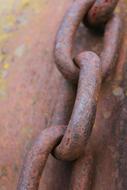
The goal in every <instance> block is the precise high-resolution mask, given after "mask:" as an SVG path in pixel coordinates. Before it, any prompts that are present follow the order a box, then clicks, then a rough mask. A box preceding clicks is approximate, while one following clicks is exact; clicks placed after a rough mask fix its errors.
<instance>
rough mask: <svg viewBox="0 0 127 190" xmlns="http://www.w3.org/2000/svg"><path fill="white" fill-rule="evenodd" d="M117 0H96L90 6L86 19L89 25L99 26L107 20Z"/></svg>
mask: <svg viewBox="0 0 127 190" xmlns="http://www.w3.org/2000/svg"><path fill="white" fill-rule="evenodd" d="M118 1H119V0H96V1H95V2H94V5H93V6H92V7H91V9H90V11H89V13H88V16H87V20H88V23H89V24H90V25H91V26H99V25H102V24H104V23H105V22H107V21H108V20H109V19H110V17H111V16H112V13H113V11H114V9H115V7H116V5H117V3H118Z"/></svg>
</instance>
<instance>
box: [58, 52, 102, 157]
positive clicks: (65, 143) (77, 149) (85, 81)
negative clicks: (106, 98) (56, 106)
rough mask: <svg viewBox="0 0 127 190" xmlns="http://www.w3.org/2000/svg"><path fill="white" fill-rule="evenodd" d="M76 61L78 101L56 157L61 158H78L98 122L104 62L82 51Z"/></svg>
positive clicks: (92, 54) (93, 54)
mask: <svg viewBox="0 0 127 190" xmlns="http://www.w3.org/2000/svg"><path fill="white" fill-rule="evenodd" d="M76 60H77V63H78V65H79V68H80V74H79V83H78V89H77V96H76V101H75V105H74V108H73V112H72V115H71V118H70V121H69V124H68V127H67V130H66V132H65V135H64V137H63V139H62V142H61V143H60V145H58V147H57V148H56V150H55V156H56V157H57V158H59V159H62V160H75V159H77V158H79V157H80V156H81V155H82V154H83V152H84V147H85V145H86V143H87V140H88V139H89V136H90V134H91V131H92V127H93V125H94V122H95V116H96V107H97V101H98V96H99V90H100V85H101V78H102V77H101V62H100V59H99V57H98V56H97V55H96V54H95V53H93V52H84V53H81V54H80V55H79V56H78V57H77V58H76ZM59 117H60V115H59Z"/></svg>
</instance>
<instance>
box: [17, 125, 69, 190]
mask: <svg viewBox="0 0 127 190" xmlns="http://www.w3.org/2000/svg"><path fill="white" fill-rule="evenodd" d="M65 129H66V126H53V127H51V128H48V129H45V130H44V131H42V132H41V134H40V135H39V137H38V138H37V140H36V141H35V143H34V144H33V146H32V149H31V151H30V152H29V154H28V156H27V158H26V160H25V165H24V166H23V169H22V173H21V178H20V181H19V184H18V187H17V189H18V190H28V189H30V190H38V188H39V183H40V178H41V175H42V172H43V169H44V166H45V164H46V161H47V159H48V156H49V154H50V153H51V151H52V150H53V148H54V147H55V146H56V145H57V143H58V142H59V141H60V140H61V138H62V136H63V135H64V132H65Z"/></svg>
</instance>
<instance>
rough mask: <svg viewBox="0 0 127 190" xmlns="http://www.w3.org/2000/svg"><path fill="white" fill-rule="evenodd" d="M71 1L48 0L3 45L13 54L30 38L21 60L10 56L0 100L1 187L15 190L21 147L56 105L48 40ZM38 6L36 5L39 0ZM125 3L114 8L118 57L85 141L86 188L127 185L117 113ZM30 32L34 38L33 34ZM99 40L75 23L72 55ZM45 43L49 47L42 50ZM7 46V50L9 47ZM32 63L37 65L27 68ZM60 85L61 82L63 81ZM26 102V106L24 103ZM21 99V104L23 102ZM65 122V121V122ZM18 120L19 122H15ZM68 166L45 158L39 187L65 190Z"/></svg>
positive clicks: (120, 94)
mask: <svg viewBox="0 0 127 190" xmlns="http://www.w3.org/2000/svg"><path fill="white" fill-rule="evenodd" d="M71 3H72V1H66V0H63V1H60V2H59V3H58V1H55V0H54V1H48V3H47V7H46V8H45V9H43V13H41V14H40V15H38V16H35V18H34V19H33V20H32V21H31V22H30V23H29V24H28V27H26V28H23V29H21V30H20V31H19V32H18V34H16V36H15V37H13V40H10V42H7V43H6V50H8V52H9V53H10V54H13V50H15V49H16V46H17V45H20V44H22V43H23V42H24V41H25V39H26V38H25V37H26V36H27V37H28V36H32V41H31V42H30V46H31V48H32V51H30V53H29V55H28V54H27V55H26V54H25V55H24V58H23V59H21V60H19V59H18V58H17V57H16V58H15V59H14V58H13V61H12V62H13V65H12V67H11V69H10V71H9V79H10V80H8V93H9V97H6V99H4V100H3V99H2V100H1V103H0V104H1V107H2V109H1V111H0V115H1V128H0V136H1V138H0V139H1V140H0V149H1V153H0V157H1V160H0V172H1V177H0V188H1V189H2V190H3V189H4V190H6V189H7V190H8V189H16V184H17V179H18V176H19V171H20V166H21V165H22V160H23V157H24V151H25V152H26V151H28V150H29V147H30V146H31V142H32V141H33V139H34V138H35V137H36V136H37V134H38V133H39V131H41V130H42V128H45V127H46V125H45V124H46V123H47V120H50V116H51V112H52V109H51V107H52V108H53V107H54V105H55V103H56V98H55V97H56V95H57V89H59V88H61V87H60V86H59V84H60V83H59V80H60V81H61V82H62V80H61V78H60V77H59V74H58V72H57V71H56V70H55V69H54V64H53V59H52V56H53V54H52V50H53V46H52V43H53V42H54V38H55V34H56V30H57V28H58V26H59V24H60V21H61V19H62V17H63V14H64V13H65V11H66V9H68V7H69V5H70V4H71ZM40 7H42V4H41V6H40ZM126 7H127V5H126V1H122V0H121V1H120V5H119V8H117V9H116V13H117V14H120V16H121V17H123V18H124V20H125V25H124V27H123V28H122V29H125V34H124V39H123V42H124V43H123V45H122V47H121V49H120V54H119V56H118V57H119V58H118V61H117V69H116V77H115V78H114V80H113V81H112V82H111V81H110V80H111V79H108V81H107V82H106V83H105V84H104V85H103V87H102V89H101V94H100V97H99V104H98V108H97V117H96V124H95V126H94V128H93V132H92V136H91V138H90V142H89V144H88V146H89V148H90V150H91V151H92V152H93V153H94V162H93V165H94V174H92V177H93V179H92V184H91V189H92V190H102V189H104V190H107V189H111V190H116V189H118V190H123V189H126V188H127V185H126V178H127V174H126V130H125V128H126V123H125V122H122V121H123V117H122V114H123V112H121V111H122V109H123V105H124V104H125V105H124V106H125V107H126V101H125V100H124V99H125V98H126V85H123V81H124V83H125V84H126V77H124V76H126V69H124V73H123V72H122V71H123V65H126V50H127V48H126V47H127V41H126V39H127V34H126V22H127V21H126V18H127V17H126V16H127V15H126ZM52 15H54V17H52ZM51 18H52V22H51ZM53 19H54V20H53ZM40 23H42V25H40ZM48 23H50V24H48ZM42 26H43V27H42ZM30 28H32V31H33V29H34V31H33V32H32V35H31V32H30ZM42 28H43V29H42ZM41 29H42V30H41ZM47 30H49V31H51V34H50V36H49V34H48V33H47V32H46V31H47ZM33 33H34V36H36V38H33ZM35 34H36V35H35ZM21 36H22V37H21ZM40 36H41V37H40ZM42 36H43V40H42V43H40V39H42ZM100 39H101V38H100V37H98V36H96V35H93V34H92V35H91V33H90V31H88V30H87V29H86V28H83V26H82V25H81V26H80V28H79V31H78V33H77V37H76V40H75V44H74V46H75V48H76V49H75V50H74V52H73V57H75V55H77V54H78V53H79V52H81V51H84V49H86V50H92V51H93V50H94V51H95V52H97V53H98V54H99V53H100V52H101V47H102V46H101V42H100ZM14 40H15V41H16V42H18V44H17V43H16V44H15V45H14V43H13V42H14ZM35 44H36V46H35ZM37 44H38V46H37ZM86 44H87V45H86ZM96 44H97V45H96ZM48 45H49V47H50V48H51V49H50V48H48ZM95 45H96V46H95ZM46 47H47V49H49V52H48V53H45V49H46ZM9 49H11V50H12V51H9ZM4 51H5V48H4ZM39 52H40V53H39ZM33 54H34V59H33ZM42 54H43V55H42ZM18 55H19V54H18ZM42 60H43V61H42ZM17 63H18V64H17ZM42 63H46V64H42ZM33 65H34V66H37V67H33ZM23 68H24V69H23ZM30 68H31V69H32V71H31V69H30ZM51 68H53V69H54V70H53V72H52V75H50V78H51V80H50V82H49V73H50V71H51ZM124 68H125V67H124ZM35 71H36V76H37V77H35V81H34V84H33V83H32V79H33V73H34V72H35ZM51 76H52V77H51ZM26 78H27V80H26ZM54 84H55V87H54ZM64 86H66V85H65V84H64ZM70 86H71V85H70V84H68V88H67V89H70V88H71V87H70ZM14 89H16V90H14ZM40 89H42V92H41V93H39V92H40ZM67 89H66V90H65V91H66V92H67V91H68V90H67ZM14 91H15V93H14ZM28 91H29V93H28ZM74 91H75V90H74ZM19 94H20V96H19ZM41 94H42V95H41ZM45 94H46V95H45ZM60 94H62V93H59V95H60ZM66 94H67V93H66ZM72 94H73V93H72ZM31 95H35V98H37V103H36V104H34V105H33V104H31V101H32V97H33V96H31ZM73 96H74V95H73ZM69 99H70V101H71V97H70V98H68V101H69ZM21 100H22V101H21ZM28 101H29V104H27V103H28ZM23 102H25V103H24V104H23ZM72 102H73V101H72ZM24 105H25V106H24ZM72 106H73V103H72ZM120 106H121V107H120ZM10 108H12V109H11V115H10V111H8V110H10ZM42 108H43V109H42ZM119 108H120V109H119ZM70 110H71V108H70ZM118 110H119V112H118ZM123 110H125V109H123ZM26 113H28V114H26ZM33 113H34V114H33ZM120 115H121V116H120ZM119 116H120V117H119ZM63 117H64V116H63ZM68 117H69V116H68ZM43 118H44V119H43ZM58 120H59V119H58ZM67 120H68V118H67ZM67 120H66V123H68V122H67ZM115 121H116V122H115ZM117 121H118V122H120V123H121V125H122V127H121V128H120V127H119V124H118V125H117V127H116V123H117ZM54 122H55V121H54ZM19 123H20V125H18V124H19ZM49 123H50V122H49ZM10 126H13V127H10ZM35 126H36V127H35ZM31 130H32V131H31ZM86 154H87V150H86ZM72 167H73V166H72V164H71V163H67V162H62V161H58V160H56V159H54V158H53V157H52V156H50V158H49V159H48V162H47V164H46V167H45V170H44V173H43V176H42V179H41V185H40V188H39V189H43V190H47V189H48V190H50V189H55V190H59V189H61V190H63V189H64V190H68V184H69V180H70V177H69V176H70V173H71V171H72V169H71V168H72ZM61 184H62V185H61Z"/></svg>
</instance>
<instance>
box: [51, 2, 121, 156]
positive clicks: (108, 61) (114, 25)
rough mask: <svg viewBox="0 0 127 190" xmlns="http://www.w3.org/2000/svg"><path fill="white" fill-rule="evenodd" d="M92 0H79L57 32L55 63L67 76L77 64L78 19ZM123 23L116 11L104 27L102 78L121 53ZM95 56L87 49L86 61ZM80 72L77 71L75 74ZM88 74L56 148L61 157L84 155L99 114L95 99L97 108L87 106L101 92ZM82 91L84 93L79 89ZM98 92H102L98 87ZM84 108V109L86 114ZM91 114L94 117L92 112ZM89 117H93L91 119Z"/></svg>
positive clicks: (109, 71) (56, 153)
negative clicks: (96, 88) (73, 56)
mask: <svg viewBox="0 0 127 190" xmlns="http://www.w3.org/2000/svg"><path fill="white" fill-rule="evenodd" d="M89 3H91V2H90V1H88V2H87V1H76V2H75V3H74V4H73V5H72V7H71V8H70V10H69V11H68V12H67V15H66V16H65V18H64V21H63V23H62V25H61V27H60V29H59V32H58V36H57V37H56V46H55V57H56V64H57V65H58V68H59V69H60V71H61V73H62V74H63V75H64V76H65V77H66V76H67V75H66V74H67V73H68V77H70V78H71V74H70V66H69V65H72V64H73V67H75V68H76V66H75V65H76V64H75V65H74V63H73V60H72V56H71V52H72V42H73V41H74V39H73V38H74V36H75V33H76V29H77V27H78V25H79V23H78V22H79V21H80V19H81V18H82V14H83V11H84V10H85V14H86V12H88V10H87V8H88V7H90V4H89ZM110 3H111V2H110ZM83 6H84V7H83ZM87 6H88V7H87ZM70 18H71V19H70ZM72 20H73V22H72ZM121 27H122V23H121V19H120V18H119V16H116V15H114V16H112V17H111V18H110V20H109V22H107V24H106V26H105V29H104V30H105V31H104V43H105V44H104V47H103V50H102V52H101V54H100V57H101V62H100V70H102V77H103V78H105V77H106V76H107V73H111V71H112V69H113V63H114V62H115V61H116V59H117V56H116V54H117V53H118V50H119V46H120V42H121V30H120V29H121ZM92 57H94V56H92V54H91V56H87V53H86V61H88V62H90V63H91V60H90V59H92ZM93 60H94V58H93ZM93 60H92V61H93ZM93 62H94V61H93ZM78 67H79V70H80V69H81V68H80V66H78ZM87 67H88V65H87ZM88 68H89V67H88ZM85 70H87V69H85ZM90 70H91V71H94V69H92V68H90ZM87 73H88V75H87ZM87 73H86V72H85V75H86V76H87V78H88V76H89V75H91V77H92V75H93V74H92V73H91V74H90V72H89V71H88V70H87ZM77 74H78V73H77ZM77 74H76V73H75V76H76V75H77ZM98 76H99V77H100V74H99V73H98ZM68 77H67V78H68ZM87 78H85V76H84V79H83V81H86V83H85V82H84V84H85V85H84V87H83V86H82V85H80V83H81V80H80V79H79V86H78V90H79V91H78V92H77V99H76V100H78V101H76V103H75V106H74V110H73V112H72V116H71V118H70V121H69V124H68V127H67V131H66V132H65V135H64V137H63V139H62V141H61V143H60V145H59V146H58V147H57V148H56V151H55V156H56V157H57V158H58V159H63V160H74V159H77V158H78V157H79V156H81V154H82V152H83V151H84V146H85V144H86V142H87V140H88V138H89V136H90V134H91V128H92V125H93V124H94V119H95V116H96V105H95V103H93V106H95V107H94V111H91V110H93V109H91V107H89V108H88V106H90V105H91V103H90V102H89V100H90V99H91V97H93V102H94V100H95V99H94V96H95V97H97V96H99V95H97V93H96V90H95V89H94V90H93V94H92V87H94V85H93V86H92V84H91V85H90V82H88V81H89V79H88V81H87ZM73 79H74V78H73ZM73 79H72V80H73ZM75 79H76V78H75ZM92 79H93V84H94V79H95V78H94V77H93V78H90V81H91V82H92ZM95 81H96V79H95ZM87 82H88V84H87ZM88 86H89V88H88ZM97 86H98V85H97ZM83 89H84V91H83ZM90 90H91V94H89V91H90ZM80 91H81V92H82V93H80ZM85 92H86V93H85ZM87 92H88V94H87ZM97 92H98V93H99V90H98V91H97ZM94 93H95V94H94ZM82 97H83V98H82ZM84 97H85V98H84ZM83 99H84V101H83ZM96 99H97V98H96ZM96 101H97V100H96ZM87 103H88V105H87ZM82 112H84V114H83V113H82ZM90 112H92V113H90ZM91 114H92V116H93V117H92V116H91ZM87 115H88V117H87ZM59 117H60V116H59ZM82 118H83V119H82ZM90 118H91V121H90ZM93 118H94V119H93ZM84 120H85V121H84ZM83 128H84V130H83Z"/></svg>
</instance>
